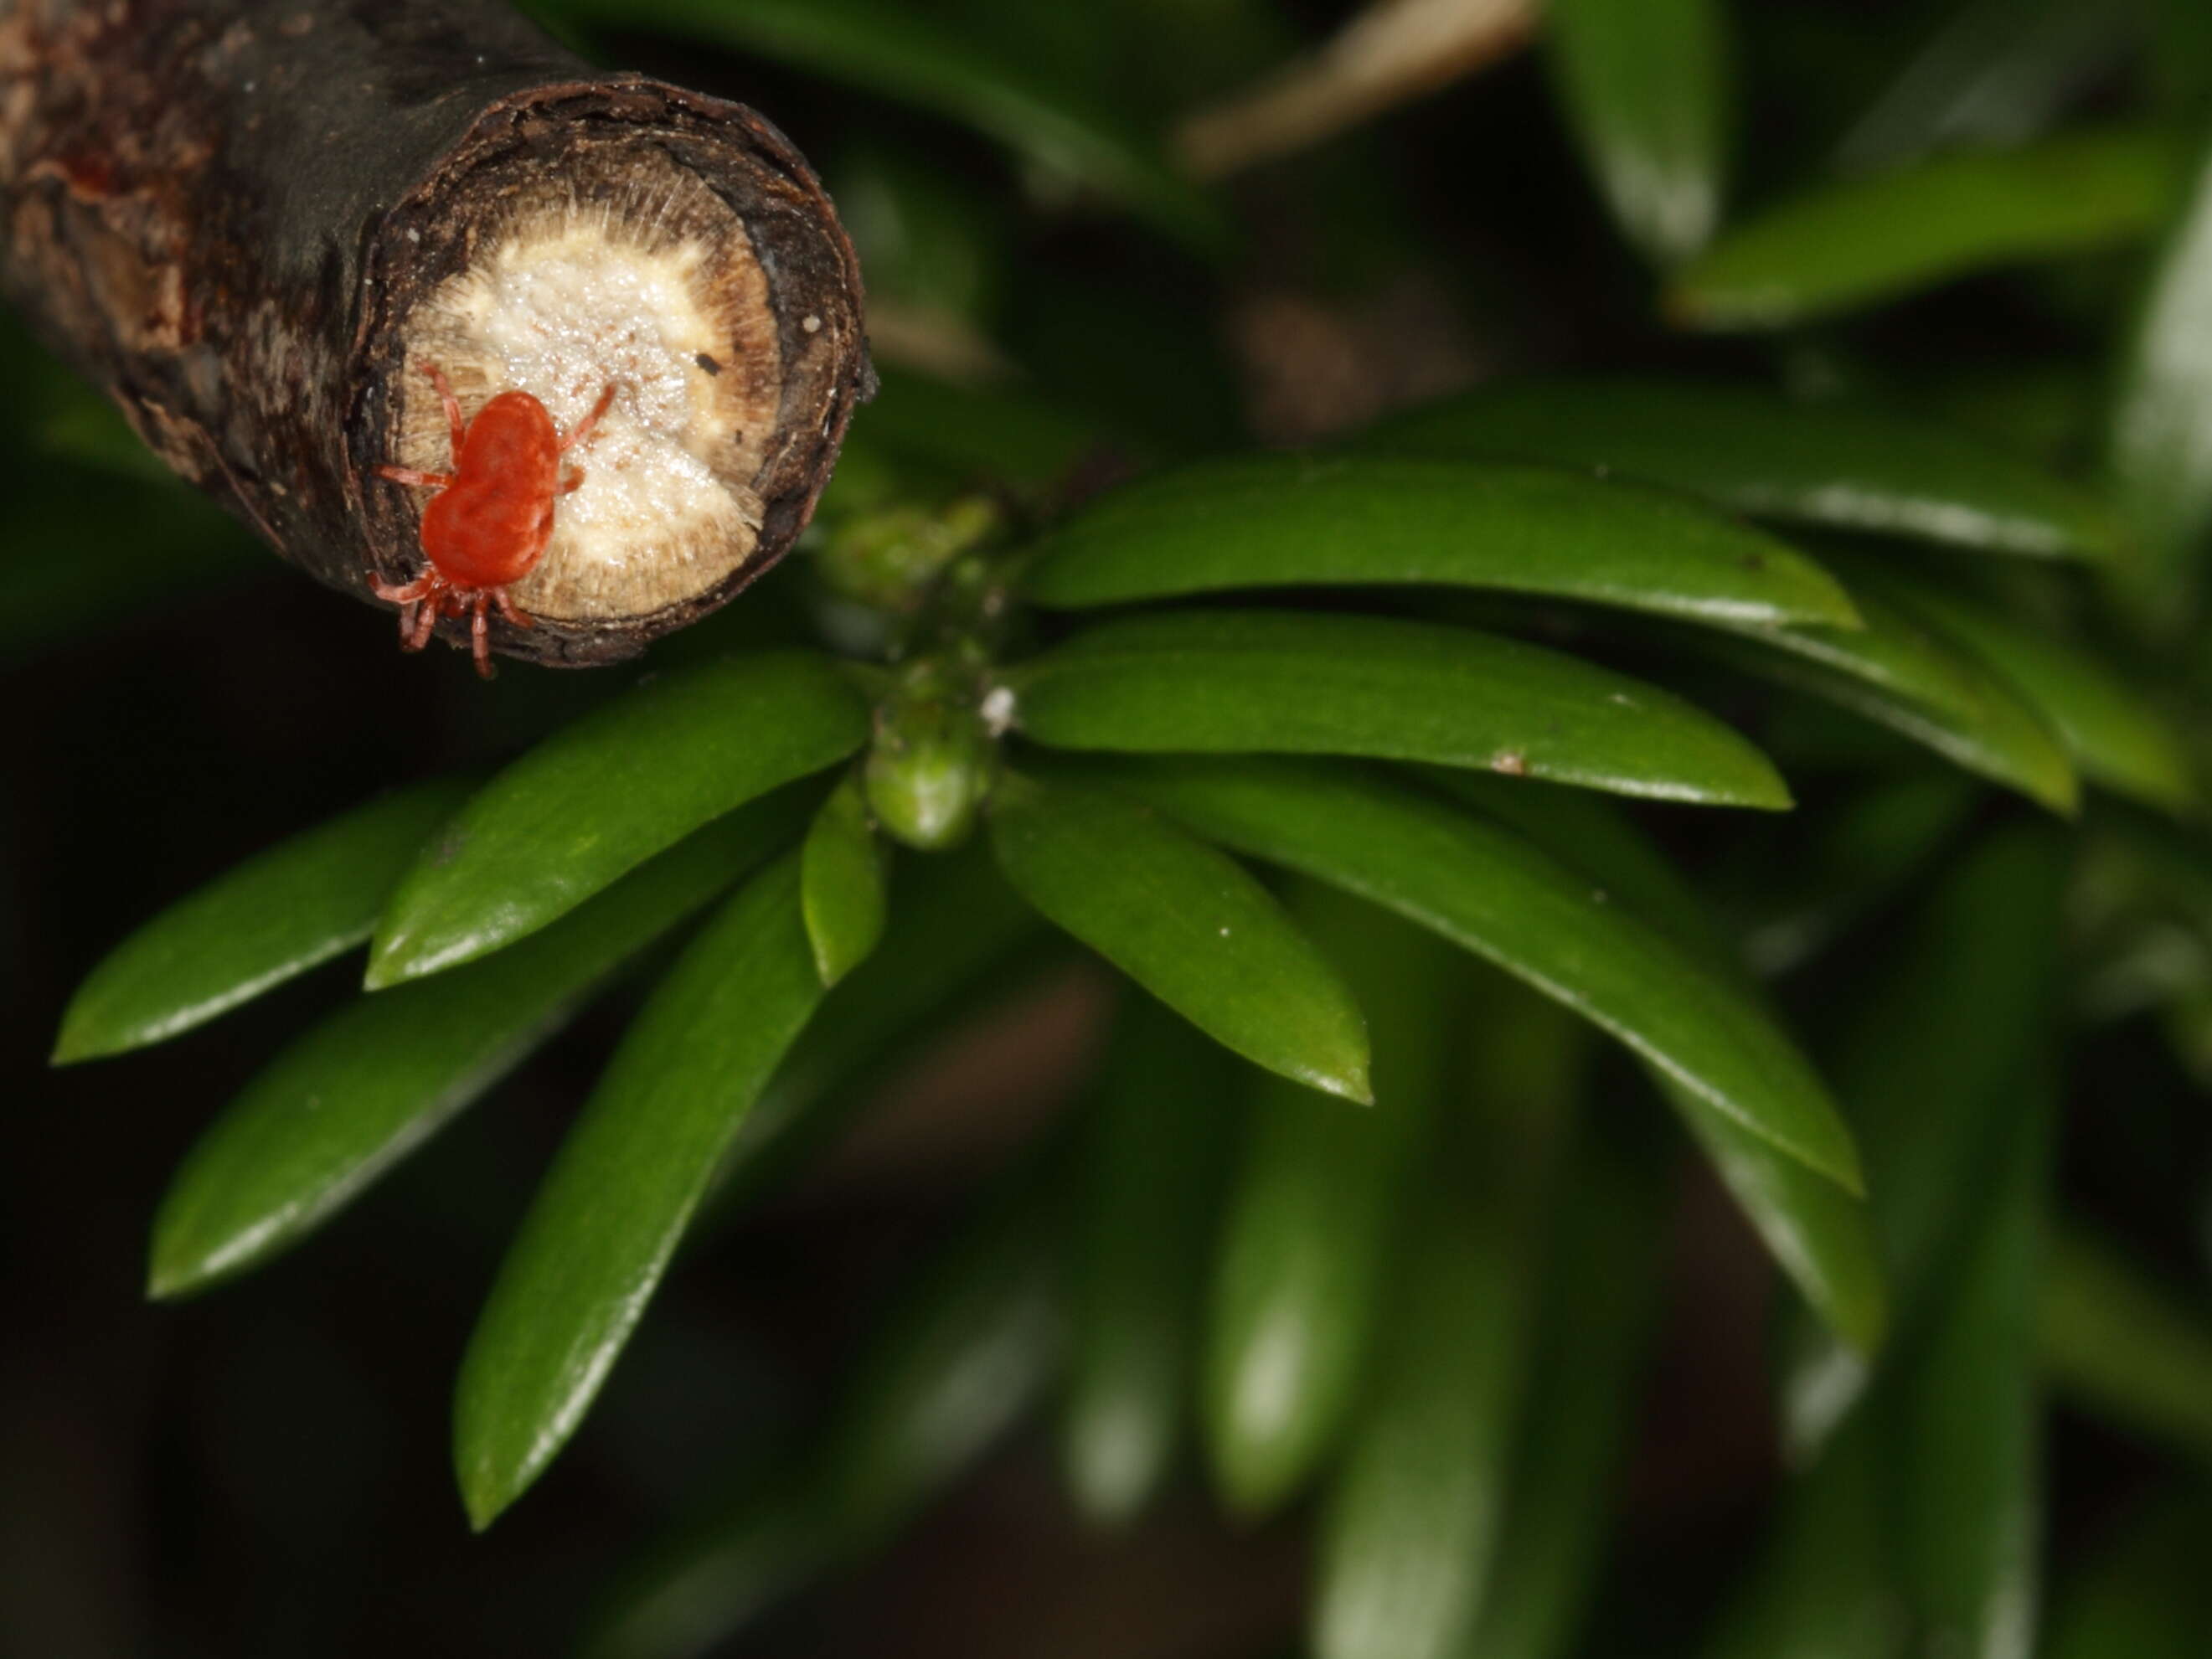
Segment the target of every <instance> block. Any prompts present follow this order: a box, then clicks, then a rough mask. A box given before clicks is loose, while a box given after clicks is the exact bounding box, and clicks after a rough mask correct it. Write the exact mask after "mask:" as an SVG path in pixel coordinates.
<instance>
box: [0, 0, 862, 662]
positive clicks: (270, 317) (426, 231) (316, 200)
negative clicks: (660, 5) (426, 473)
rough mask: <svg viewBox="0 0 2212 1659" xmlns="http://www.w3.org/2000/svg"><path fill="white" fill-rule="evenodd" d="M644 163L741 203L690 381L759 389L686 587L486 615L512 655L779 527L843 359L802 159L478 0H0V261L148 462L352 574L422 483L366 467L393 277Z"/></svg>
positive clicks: (660, 175) (823, 238)
mask: <svg viewBox="0 0 2212 1659" xmlns="http://www.w3.org/2000/svg"><path fill="white" fill-rule="evenodd" d="M684 175H688V177H684ZM640 179H643V180H645V183H644V184H641V183H639V180H640ZM671 179H672V180H675V181H676V183H675V184H674V185H671V183H670V181H671ZM692 179H696V181H698V182H699V183H702V184H703V185H705V186H706V190H707V191H711V196H708V195H706V194H704V193H702V192H700V191H698V190H697V189H696V186H695V185H693V184H692V183H691V182H690V181H691V180H692ZM648 185H649V186H650V188H647V186H648ZM671 190H674V191H676V192H677V193H678V195H682V194H683V192H684V191H689V192H690V194H689V196H687V197H684V199H685V200H687V201H690V200H694V199H695V198H696V202H697V203H704V204H707V205H706V207H705V208H704V209H696V208H695V209H694V210H693V213H694V216H695V217H699V218H714V219H716V220H717V222H720V221H722V220H726V219H727V218H728V215H729V214H731V213H733V214H734V216H735V223H736V225H737V226H738V227H741V228H739V229H737V230H735V231H730V232H727V233H726V234H724V233H722V232H712V233H710V241H711V236H712V235H714V234H720V235H723V237H724V240H723V242H720V243H713V244H712V245H713V246H716V247H718V248H720V249H721V254H722V257H721V259H720V264H718V265H717V268H716V270H714V272H712V273H711V275H710V277H709V278H705V279H702V281H706V282H708V283H709V285H710V286H712V285H714V284H720V288H718V289H716V294H715V296H714V307H720V309H719V310H716V311H715V312H714V314H715V315H717V316H718V317H719V316H723V315H724V314H725V313H726V315H727V316H728V317H730V318H734V319H736V322H735V325H734V335H735V337H734V339H733V340H732V343H731V344H730V345H729V346H728V347H727V349H726V354H724V355H722V356H719V357H718V356H716V354H712V353H706V352H702V353H700V354H698V355H699V358H700V363H701V370H700V372H701V373H702V374H714V375H715V376H717V377H718V379H717V381H716V385H717V386H720V387H721V388H723V390H722V391H721V392H714V391H711V390H710V391H708V392H702V394H700V395H701V396H702V397H706V398H715V397H724V396H733V397H738V398H743V397H745V396H750V398H751V399H752V401H751V403H750V404H744V403H742V402H738V403H733V404H732V408H735V409H738V410H740V411H742V410H744V409H746V408H750V409H752V410H756V411H757V412H758V413H759V414H760V416H761V417H762V418H761V419H760V420H758V421H756V422H750V425H751V426H752V428H753V429H751V430H750V431H748V430H746V429H745V427H746V425H747V422H742V421H738V420H734V419H730V418H725V416H727V413H728V411H726V410H725V411H723V412H722V414H721V415H719V416H717V419H718V420H719V421H720V425H718V426H716V427H715V428H714V431H715V432H716V433H717V434H720V435H723V436H727V435H728V434H729V433H730V432H732V431H734V434H735V437H734V438H733V439H732V440H731V444H732V447H729V449H728V453H719V452H717V453H711V454H707V455H703V456H702V462H703V463H704V464H705V465H708V467H710V468H711V469H713V471H714V475H715V477H717V478H720V480H721V481H722V483H724V484H726V485H727V486H728V488H729V489H730V491H731V492H732V499H735V500H737V501H742V502H743V503H744V515H745V517H746V519H747V520H748V529H747V532H746V533H745V534H744V536H743V537H742V538H740V540H741V543H742V544H741V545H738V546H735V547H728V548H724V549H722V550H720V553H719V554H717V555H716V556H715V557H714V558H713V559H709V560H708V561H707V562H706V563H705V564H704V565H702V566H701V567H700V568H702V569H704V570H706V571H707V572H708V574H709V575H710V576H711V582H710V583H709V585H708V586H704V587H703V588H701V589H700V590H699V591H696V592H675V593H674V594H673V596H672V597H671V596H670V595H669V594H667V593H661V594H659V595H658V597H657V598H656V599H655V602H653V603H650V604H644V605H641V608H635V607H638V604H639V602H638V601H637V600H636V599H635V595H631V596H629V597H627V598H623V597H622V596H617V600H615V601H610V602H608V603H607V604H606V605H603V606H602V610H603V611H604V614H586V612H587V611H589V610H590V606H589V605H585V604H584V603H583V602H579V603H578V605H572V606H570V607H569V608H570V610H571V611H572V612H574V614H570V615H568V616H566V617H562V616H559V615H552V616H544V617H541V625H540V626H539V627H538V628H536V629H530V630H527V631H524V630H520V629H513V628H510V627H507V626H505V625H503V624H502V625H500V626H499V627H498V628H497V629H496V630H495V646H496V648H498V649H500V650H501V651H503V652H505V653H507V654H510V655H514V656H520V657H526V658H532V659H537V660H539V661H544V662H551V663H563V664H574V665H586V664H593V663H601V662H607V661H611V660H615V659H619V658H622V657H626V656H629V655H631V654H633V653H635V652H636V651H637V650H638V649H640V648H641V647H642V646H643V644H644V643H645V642H646V641H648V640H650V639H653V638H654V637H657V636H658V635H662V634H665V633H666V632H668V631H670V630H671V629H675V628H678V627H681V626H682V625H684V623H688V622H690V621H692V620H694V619H695V618H696V617H699V616H701V615H702V614H704V613H705V612H707V611H710V610H712V609H714V607H715V606H717V605H720V604H722V603H724V602H725V601H726V600H727V599H730V598H731V597H732V595H733V594H735V593H736V592H738V590H739V589H740V588H742V587H743V586H744V585H745V584H746V583H747V582H749V581H750V580H752V579H753V578H754V577H756V576H757V575H759V574H761V573H762V572H763V570H765V569H766V568H768V567H769V565H770V564H772V563H773V562H775V560H776V558H777V557H779V556H781V554H782V553H783V552H784V551H785V550H787V548H788V547H789V546H790V544H791V542H792V541H793V538H795V537H796V536H797V535H798V533H799V531H800V530H801V529H802V528H804V526H805V522H806V520H807V517H808V515H809V513H811V511H812V508H813V504H814V501H815V499H816V497H817V495H818V494H819V493H820V490H821V488H822V486H823V483H825V482H826V480H827V478H828V476H829V469H830V466H831V465H832V464H833V462H834V461H835V459H836V451H837V447H838V445H839V443H840V441H842V437H843V435H844V430H845V426H846V422H847V421H848V419H849V418H850V416H851V412H852V409H853V405H854V402H855V401H856V400H857V399H858V398H860V397H862V396H864V395H865V393H866V386H867V384H868V381H869V374H868V369H867V364H866V346H865V342H864V340H863V337H862V332H861V328H862V319H861V313H860V279H859V273H858V270H857V268H856V266H855V264H854V258H853V253H852V248H851V245H850V244H849V242H848V240H846V238H845V235H844V234H843V232H842V229H841V228H839V226H838V224H837V222H836V216H835V215H834V213H833V212H832V210H831V208H830V205H829V201H828V198H827V197H825V196H824V195H823V192H822V190H821V187H820V185H818V184H817V182H816V180H815V179H814V176H813V174H812V173H811V172H810V171H809V170H808V168H807V167H806V165H805V161H803V160H802V159H801V158H800V157H799V155H798V153H797V152H796V151H795V150H794V149H793V148H792V147H791V145H790V143H789V142H788V141H787V140H786V139H785V138H784V137H782V135H781V134H780V133H779V132H777V131H776V130H775V128H774V127H773V126H771V125H769V123H768V122H767V121H765V120H763V118H761V117H760V116H758V115H757V114H756V113H754V112H752V111H750V110H748V109H746V108H744V107H743V106H739V105H736V104H731V103H726V102H724V101H722V100H717V99H714V98H709V97H706V96H703V95H701V94H696V93H691V92H687V91H684V90H683V89H682V88H676V87H672V86H668V85H665V84H664V83H661V82H655V81H651V80H647V79H644V78H642V77H640V76H629V75H600V74H597V73H595V72H593V71H592V70H589V69H588V68H586V66H585V65H584V64H581V63H580V62H579V61H578V60H576V59H574V58H572V57H570V56H569V55H568V54H567V53H566V52H562V50H560V49H559V48H558V47H556V46H554V45H553V44H551V43H550V41H548V40H544V38H543V37H541V36H540V35H539V34H538V33H537V32H536V31H535V30H534V29H533V28H532V27H530V26H528V25H527V24H526V23H524V22H522V21H520V20H519V19H517V18H516V17H515V16H514V15H513V14H511V13H510V12H508V11H507V10H506V9H504V8H503V7H501V6H498V5H495V4H489V3H471V0H351V3H348V0H266V3H251V0H90V3H74V0H14V3H13V4H9V3H8V0H0V210H4V212H5V216H6V218H5V225H4V233H5V234H4V247H0V290H3V291H4V293H5V295H6V297H7V298H8V299H9V301H12V302H13V303H14V304H15V305H16V306H17V307H20V308H21V311H22V312H23V313H25V314H26V316H27V317H28V318H29V319H31V320H32V322H33V324H34V325H35V326H36V327H37V328H38V329H39V330H40V332H41V333H42V334H43V335H44V336H45V337H46V339H47V340H48V341H49V342H50V343H52V345H53V346H54V347H55V348H56V349H58V351H60V352H61V353H62V354H63V355H64V356H66V357H67V358H68V359H69V360H70V362H72V363H74V364H75V365H76V367H77V368H79V369H81V370H82V372H83V373H84V374H87V375H88V376H89V377H90V378H92V379H93V380H95V381H96V382H97V383H98V384H99V385H100V386H102V387H103V388H105V389H106V391H108V392H110V393H111V394H112V396H113V397H114V398H115V399H116V401H117V402H118V404H120V405H121V406H122V408H123V410H124V412H125V415H126V416H128V417H129V418H130V420H131V423H132V425H133V426H134V427H135V428H136V429H137V432H138V433H139V435H140V436H141V437H143V439H144V440H145V441H146V442H147V443H148V445H149V446H150V447H152V448H153V450H154V451H155V453H157V454H159V455H160V456H161V458H162V459H164V460H165V461H166V462H167V463H168V465H171V466H172V467H173V468H174V469H175V470H176V471H178V472H179V473H181V474H182V475H184V476H185V477H187V478H189V479H191V481H193V482H194V483H197V484H198V485H199V486H200V487H201V488H203V489H206V490H207V491H208V492H209V493H210V494H211V495H215V496H216V498H217V499H219V500H221V501H223V502H224V503H225V504H226V505H227V506H228V507H231V508H232V509H233V510H234V512H236V513H238V514H239V515H240V517H242V518H243V519H245V520H246V521H247V522H249V523H250V524H252V526H254V527H255V528H256V529H258V531H259V532H261V534H262V535H264V537H265V538H267V539H268V540H269V541H270V544H272V545H274V546H275V547H276V550H278V551H279V552H280V553H282V554H283V555H284V556H286V557H287V558H289V559H290V560H291V561H293V562H295V563H296V564H298V565H299V566H300V567H301V568H302V569H304V570H306V571H307V572H308V573H309V574H313V576H315V577H317V578H318V579H319V580H322V581H324V582H326V583H328V584H329V585H331V586H334V587H337V588H340V589H343V590H344V591H345V592H350V593H352V594H354V595H356V597H359V598H363V599H367V598H368V597H369V587H370V582H371V579H372V576H373V575H376V574H380V575H381V576H383V577H384V578H385V579H386V580H392V581H398V580H406V579H407V578H408V577H409V576H410V575H411V574H415V573H416V572H418V571H419V570H420V569H421V568H422V552H421V550H420V549H419V548H418V546H417V544H416V523H417V513H418V512H419V510H420V506H421V495H420V492H419V491H418V492H410V491H408V490H405V489H401V488H400V487H398V486H396V485H393V484H391V483H386V482H385V481H382V480H380V479H377V478H376V477H374V474H373V472H372V469H373V468H374V466H375V465H377V464H378V463H380V462H385V461H392V460H396V459H400V458H401V456H402V452H403V448H404V445H405V443H406V442H407V441H410V440H408V439H407V436H406V430H407V428H406V423H405V421H404V416H405V415H406V413H407V410H406V405H407V404H409V402H410V400H415V401H416V416H415V422H416V428H420V426H421V422H422V418H423V411H422V400H424V399H426V398H428V392H427V388H425V387H422V386H418V385H417V384H416V382H418V381H419V380H420V379H421V376H420V366H421V364H422V362H426V361H428V356H427V355H426V353H425V352H423V351H422V350H417V351H416V355H415V357H414V359H413V360H412V361H410V355H409V354H410V319H414V318H416V315H417V313H418V308H421V307H424V305H425V302H426V301H428V299H429V298H430V297H431V296H432V295H434V294H435V293H437V292H439V291H440V290H441V286H443V287H444V291H445V292H446V293H447V294H450V293H451V292H452V289H451V287H450V283H451V282H452V279H453V278H455V277H456V276H459V274H460V273H462V272H464V271H465V270H470V269H471V267H472V265H473V264H475V263H476V262H477V261H479V260H483V259H485V258H489V257H490V251H491V250H492V249H493V248H494V246H495V244H497V243H498V242H499V240H500V239H501V238H502V237H511V236H512V234H513V233H514V232H515V228H516V226H517V224H518V223H519V222H520V217H521V216H527V214H528V213H530V212H532V211H533V210H534V209H533V207H532V204H539V203H543V202H544V201H550V200H552V199H553V198H554V197H561V198H562V199H563V200H565V201H566V202H567V203H568V207H567V208H566V211H568V213H569V214H570V215H571V216H572V217H573V216H574V214H575V213H576V211H577V207H576V204H577V203H578V202H579V201H581V202H584V203H585V204H587V205H595V206H596V207H597V208H598V210H599V211H601V212H602V213H603V214H604V213H606V212H614V213H617V214H619V212H621V211H622V210H623V208H622V204H623V201H625V200H628V199H630V198H644V199H647V201H648V202H650V201H652V200H653V199H659V200H662V201H663V202H664V204H665V199H666V198H667V197H668V196H669V193H670V191H671ZM653 191H659V192H660V196H659V198H655V197H653ZM725 267H726V268H725ZM739 267H743V269H742V270H741V269H739ZM763 295H764V302H763ZM763 303H764V306H765V311H764V313H763ZM748 307H749V308H750V313H749V314H748ZM421 314H422V315H428V314H429V313H428V311H423V312H422V313H421ZM651 321H652V319H645V323H646V325H648V326H649V325H651ZM427 326H428V325H416V332H417V334H419V333H420V331H421V329H422V328H423V327H427ZM748 341H750V345H748V344H747V342H748ZM415 343H416V344H418V345H419V343H420V342H419V340H418V341H416V342H415ZM732 364H734V366H735V367H736V368H737V369H738V371H739V374H738V375H737V376H736V377H735V379H732V378H730V377H729V376H728V374H727V370H728V369H729V368H731V367H732ZM732 386H735V387H737V388H738V390H737V392H734V393H732V392H731V391H730V388H732ZM499 389H501V388H499V387H498V386H496V385H491V386H484V387H480V388H479V392H480V393H481V394H482V395H489V392H491V391H496V390H499ZM428 401H429V402H431V403H432V404H435V399H428ZM465 401H467V398H466V396H465ZM549 406H550V398H549ZM762 428H768V429H765V430H763V429H762ZM414 441H415V442H416V447H417V449H419V448H420V447H421V441H420V440H419V439H417V440H414ZM441 442H442V440H441ZM585 459H586V460H587V461H588V460H589V459H592V458H591V457H589V456H586V458H585ZM416 464H417V465H420V463H419V462H418V463H416ZM756 498H757V499H756ZM756 517H757V519H758V520H759V523H758V525H757V529H756V528H753V527H751V526H750V520H751V519H752V518H756ZM693 553H696V548H695V549H692V550H690V552H687V553H686V555H685V557H686V558H687V559H688V558H690V556H691V555H692V554H693ZM687 568H688V567H687ZM671 580H676V579H675V578H671ZM686 580H688V578H687V579H686ZM699 580H707V578H705V577H702V578H700V579H699ZM677 586H678V587H680V586H681V581H680V580H679V581H677ZM625 605H631V606H632V607H634V608H630V609H625V608H624V606H625ZM556 609H557V607H556ZM444 631H446V632H447V633H448V635H449V636H450V637H455V638H458V637H459V633H460V631H461V625H460V624H459V623H451V622H449V623H446V624H444Z"/></svg>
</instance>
